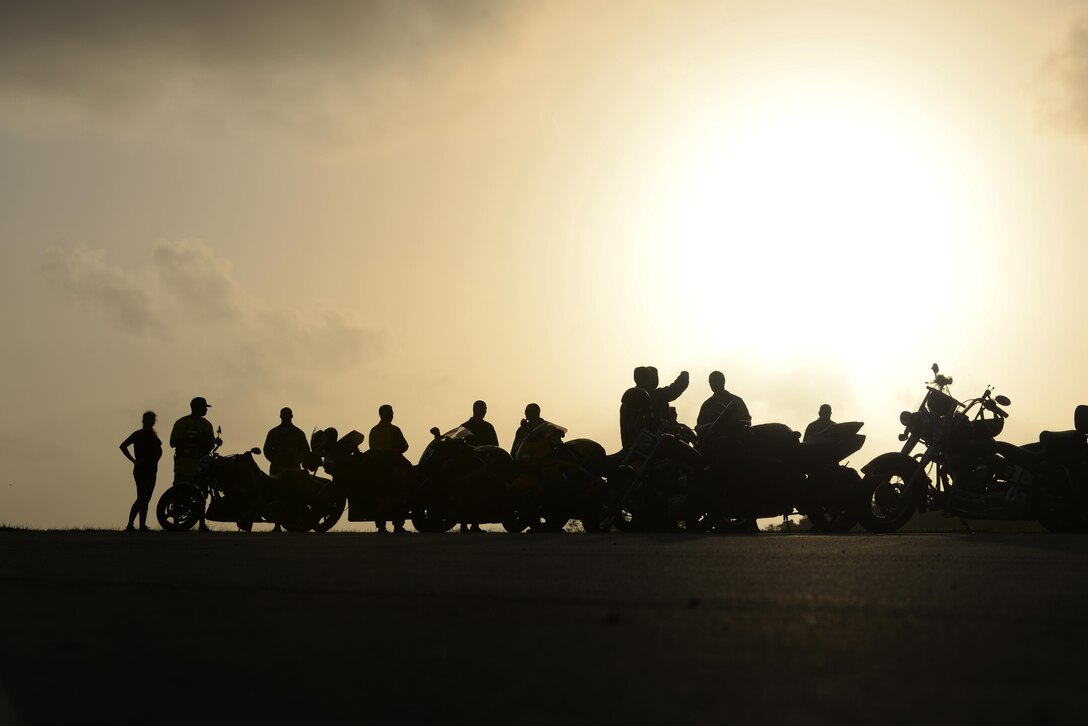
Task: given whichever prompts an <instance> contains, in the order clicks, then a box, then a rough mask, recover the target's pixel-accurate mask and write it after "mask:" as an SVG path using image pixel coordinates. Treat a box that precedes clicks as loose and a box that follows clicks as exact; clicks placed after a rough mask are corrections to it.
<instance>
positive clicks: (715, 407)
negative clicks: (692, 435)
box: [695, 371, 752, 430]
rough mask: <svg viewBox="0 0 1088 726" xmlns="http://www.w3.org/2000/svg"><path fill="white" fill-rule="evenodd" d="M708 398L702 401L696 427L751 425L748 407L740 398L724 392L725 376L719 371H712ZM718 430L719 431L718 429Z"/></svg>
mask: <svg viewBox="0 0 1088 726" xmlns="http://www.w3.org/2000/svg"><path fill="white" fill-rule="evenodd" d="M709 383H710V390H711V394H710V398H708V399H706V400H705V401H703V405H702V407H701V408H700V409H699V418H698V419H697V420H696V422H695V425H696V427H699V426H705V425H707V424H712V423H714V422H715V421H716V422H718V425H719V427H721V426H722V425H726V426H728V425H729V424H733V425H738V424H739V425H745V424H750V423H752V415H751V414H750V413H748V406H746V405H745V404H744V401H743V400H742V399H741V397H740V396H737V395H736V394H733V393H730V392H729V391H727V390H725V374H724V373H722V372H721V371H713V372H712V373H711V374H710V377H709ZM719 430H721V429H720V428H719Z"/></svg>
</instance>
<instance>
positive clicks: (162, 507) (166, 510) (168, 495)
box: [155, 484, 204, 532]
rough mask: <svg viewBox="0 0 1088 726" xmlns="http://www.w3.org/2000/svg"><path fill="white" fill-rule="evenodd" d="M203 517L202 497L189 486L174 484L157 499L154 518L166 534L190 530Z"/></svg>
mask: <svg viewBox="0 0 1088 726" xmlns="http://www.w3.org/2000/svg"><path fill="white" fill-rule="evenodd" d="M203 515H204V495H203V494H201V493H200V491H199V490H198V489H197V488H196V487H194V486H192V485H191V484H175V485H174V486H172V487H170V488H168V489H167V490H166V491H164V492H163V493H162V496H161V497H159V502H158V504H156V505H155V517H156V518H157V519H158V520H159V526H160V527H162V528H163V529H164V530H166V531H167V532H184V531H185V530H188V529H192V528H193V526H194V525H195V524H196V523H197V522H199V521H200V518H201V517H202V516H203Z"/></svg>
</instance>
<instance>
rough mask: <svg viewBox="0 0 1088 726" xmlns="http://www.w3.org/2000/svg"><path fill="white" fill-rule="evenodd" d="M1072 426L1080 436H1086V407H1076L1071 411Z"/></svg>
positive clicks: (1087, 413) (1087, 419) (1087, 418)
mask: <svg viewBox="0 0 1088 726" xmlns="http://www.w3.org/2000/svg"><path fill="white" fill-rule="evenodd" d="M1073 426H1074V427H1075V428H1076V429H1077V433H1078V434H1080V435H1081V436H1088V406H1085V405H1083V404H1082V405H1080V406H1077V408H1076V410H1075V411H1073Z"/></svg>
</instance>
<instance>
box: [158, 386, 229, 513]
mask: <svg viewBox="0 0 1088 726" xmlns="http://www.w3.org/2000/svg"><path fill="white" fill-rule="evenodd" d="M209 408H211V404H210V403H208V401H207V400H206V399H205V398H204V397H203V396H197V397H196V398H194V399H193V400H192V401H190V402H189V412H190V413H189V415H188V416H182V417H181V418H179V419H178V420H177V421H175V422H174V427H173V428H172V429H171V430H170V448H172V449H174V484H177V483H178V482H192V481H193V480H194V479H196V471H197V465H198V464H199V463H200V460H201V459H202V458H204V457H205V456H207V455H208V454H210V453H212V450H213V449H214V448H215V447H216V446H217V445H218V444H221V443H222V441H220V440H219V439H217V438H216V436H215V432H214V431H213V430H212V424H211V421H209V420H208V419H206V418H204V416H205V415H206V414H207V413H208V409H209ZM199 529H200V531H201V532H207V531H208V525H207V523H206V522H205V521H204V512H203V511H201V512H200V527H199Z"/></svg>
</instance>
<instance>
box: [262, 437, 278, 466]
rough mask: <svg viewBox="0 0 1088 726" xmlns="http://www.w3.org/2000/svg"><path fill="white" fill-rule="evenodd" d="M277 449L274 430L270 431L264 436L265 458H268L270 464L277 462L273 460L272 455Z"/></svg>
mask: <svg viewBox="0 0 1088 726" xmlns="http://www.w3.org/2000/svg"><path fill="white" fill-rule="evenodd" d="M275 450H276V444H275V442H274V441H273V436H272V432H271V431H269V432H268V433H267V434H266V435H265V437H264V458H266V459H268V462H269V463H270V464H272V463H275V462H273V461H272V455H273V453H274V452H275Z"/></svg>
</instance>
